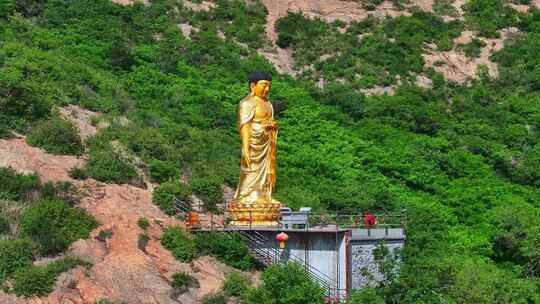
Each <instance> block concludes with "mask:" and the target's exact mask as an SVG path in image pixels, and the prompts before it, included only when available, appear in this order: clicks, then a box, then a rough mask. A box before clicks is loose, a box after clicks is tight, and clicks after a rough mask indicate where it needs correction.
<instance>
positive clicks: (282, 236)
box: [276, 232, 289, 249]
mask: <svg viewBox="0 0 540 304" xmlns="http://www.w3.org/2000/svg"><path fill="white" fill-rule="evenodd" d="M288 239H289V235H288V234H286V233H285V232H282V233H280V234H278V235H276V240H277V241H278V242H279V248H281V249H283V248H285V242H286V241H287V240H288Z"/></svg>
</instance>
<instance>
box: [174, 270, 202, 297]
mask: <svg viewBox="0 0 540 304" xmlns="http://www.w3.org/2000/svg"><path fill="white" fill-rule="evenodd" d="M171 286H172V288H173V289H174V295H175V296H178V295H181V294H183V293H185V292H187V291H188V290H189V289H190V288H199V287H200V285H199V281H198V280H197V279H196V278H195V277H193V276H192V275H190V274H189V273H186V272H177V273H175V274H173V276H172V283H171Z"/></svg>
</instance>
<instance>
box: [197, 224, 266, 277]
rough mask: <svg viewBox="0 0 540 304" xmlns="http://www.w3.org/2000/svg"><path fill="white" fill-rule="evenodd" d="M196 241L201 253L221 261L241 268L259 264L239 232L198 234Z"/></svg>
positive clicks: (250, 267) (245, 268)
mask: <svg viewBox="0 0 540 304" xmlns="http://www.w3.org/2000/svg"><path fill="white" fill-rule="evenodd" d="M196 243H197V247H198V250H199V252H200V253H201V255H212V256H214V257H216V258H217V259H218V260H220V261H221V262H223V263H225V264H227V265H229V266H232V267H234V268H237V269H241V270H249V269H252V268H253V267H255V266H256V265H257V263H256V260H255V259H254V258H253V257H252V256H251V254H250V251H249V248H248V247H247V245H246V243H245V242H244V240H243V239H242V238H241V237H240V236H239V235H237V234H233V235H229V234H227V233H222V232H212V233H205V234H198V235H197V237H196Z"/></svg>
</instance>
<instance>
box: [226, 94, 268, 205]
mask: <svg viewBox="0 0 540 304" xmlns="http://www.w3.org/2000/svg"><path fill="white" fill-rule="evenodd" d="M269 105H270V107H271V106H272V104H271V103H269ZM256 106H257V104H256V101H255V100H254V97H252V96H248V97H246V98H244V99H242V101H240V104H239V109H238V130H240V129H241V128H242V126H244V125H245V124H248V123H250V124H251V134H250V137H249V157H250V160H251V162H250V165H249V167H248V166H247V165H246V163H245V162H244V161H241V167H240V182H239V184H238V188H237V189H236V193H235V195H234V202H236V203H240V204H261V203H263V204H264V203H272V202H273V200H272V192H273V190H274V186H275V181H276V139H277V129H276V128H275V127H273V125H272V121H273V118H274V110H273V108H272V115H271V117H269V118H266V119H262V120H258V119H256V118H255V110H256ZM243 157H244V155H242V158H243Z"/></svg>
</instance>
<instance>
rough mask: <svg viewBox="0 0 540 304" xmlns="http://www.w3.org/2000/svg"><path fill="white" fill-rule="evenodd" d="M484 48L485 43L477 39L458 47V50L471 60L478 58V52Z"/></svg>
mask: <svg viewBox="0 0 540 304" xmlns="http://www.w3.org/2000/svg"><path fill="white" fill-rule="evenodd" d="M485 46H486V43H485V42H484V41H482V40H480V39H478V38H474V39H473V40H472V41H471V42H469V43H467V44H460V45H458V47H459V48H461V49H462V50H463V52H464V53H465V55H467V56H468V57H471V58H478V57H480V52H481V51H482V48H483V47H485Z"/></svg>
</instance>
